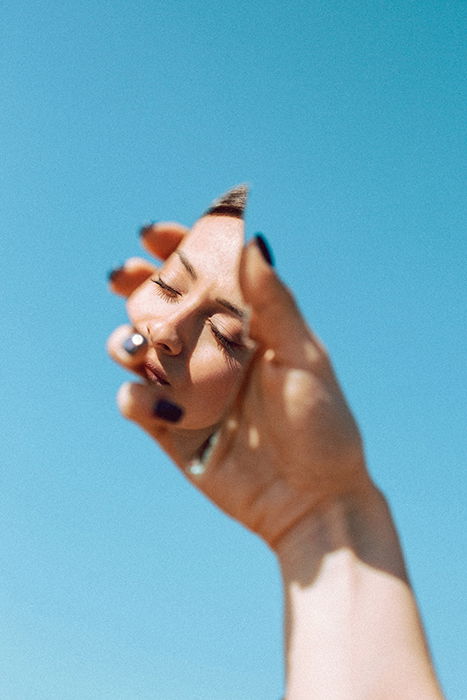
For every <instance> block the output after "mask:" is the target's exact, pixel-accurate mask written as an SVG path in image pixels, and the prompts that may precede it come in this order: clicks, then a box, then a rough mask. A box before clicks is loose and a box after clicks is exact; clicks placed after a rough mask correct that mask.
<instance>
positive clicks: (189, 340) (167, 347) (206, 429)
mask: <svg viewBox="0 0 467 700" xmlns="http://www.w3.org/2000/svg"><path fill="white" fill-rule="evenodd" d="M168 230H169V231H170V227H169V229H168ZM177 242H178V241H177ZM242 246H243V221H242V220H240V219H238V218H234V217H230V216H212V215H211V216H205V217H203V218H201V219H200V220H199V221H198V222H196V224H195V226H194V227H193V229H192V230H191V232H190V233H189V234H188V232H185V231H184V232H183V240H181V241H180V245H179V246H177V249H176V251H175V252H172V251H171V250H170V249H166V250H165V254H166V255H167V259H166V260H165V264H164V265H163V266H162V268H160V269H159V270H156V269H154V268H153V267H152V266H151V265H149V264H148V263H147V262H145V261H140V260H138V259H132V260H130V261H128V262H127V263H126V265H125V270H124V271H122V272H121V273H120V274H119V275H117V276H116V278H115V279H114V281H113V286H114V287H115V288H116V289H115V291H119V292H120V293H122V294H124V295H125V296H127V297H128V300H127V312H128V317H129V319H130V321H131V326H128V325H125V326H122V327H120V328H118V329H117V330H116V331H115V332H114V333H113V334H112V336H111V337H110V339H109V342H108V350H109V352H110V354H111V356H112V357H113V358H114V359H115V360H116V361H117V362H119V363H120V364H122V365H123V366H125V367H126V368H128V369H131V370H132V371H134V372H136V373H137V374H139V375H140V376H141V377H143V378H144V379H145V380H146V382H145V384H141V383H138V384H135V383H130V384H126V385H124V386H123V387H122V389H121V390H120V392H119V396H118V404H119V407H120V410H121V411H122V413H123V414H124V415H125V416H127V417H128V418H133V419H136V420H137V418H138V415H139V413H138V410H139V409H140V408H141V405H142V402H144V407H145V412H146V414H147V413H149V411H148V409H149V406H151V407H152V406H154V405H155V404H156V403H157V401H158V400H160V399H162V400H166V401H170V402H171V403H174V404H177V405H180V406H183V411H184V413H183V418H182V420H181V421H180V422H179V423H178V424H177V425H176V426H168V425H167V424H166V422H165V421H161V420H160V419H158V418H156V417H155V416H151V419H152V420H151V421H150V423H152V425H150V424H148V427H149V429H150V430H151V429H152V434H153V435H154V437H156V439H160V438H161V437H162V436H161V432H164V431H167V429H168V431H169V432H170V433H171V435H170V436H166V437H167V438H169V437H170V438H171V440H172V452H173V453H174V454H177V455H178V458H179V459H186V458H187V456H191V455H192V454H193V453H195V452H196V450H197V449H198V448H199V446H200V445H201V444H202V443H204V441H205V440H206V438H207V437H209V435H211V434H212V433H213V432H214V431H215V430H216V428H217V427H218V425H219V424H220V422H221V420H222V418H223V416H224V414H225V412H226V409H227V407H228V406H229V405H231V403H232V401H233V399H234V398H235V396H236V394H237V391H238V387H239V383H240V380H241V376H242V373H243V369H244V367H245V366H246V365H247V363H248V359H249V357H250V354H251V353H250V350H249V347H248V344H247V341H246V340H245V337H244V336H245V334H244V326H245V322H246V311H245V309H244V306H245V304H244V300H243V297H242V294H241V291H240V286H239V278H238V267H239V262H240V255H241V251H242ZM171 253H172V254H171ZM148 275H149V276H148ZM134 330H137V331H138V332H139V333H141V334H142V335H143V336H144V337H145V338H146V339H147V341H148V344H147V345H146V346H144V347H143V348H141V351H140V352H138V353H137V354H136V355H135V356H129V355H128V353H126V352H125V350H124V349H123V342H124V340H125V339H126V338H127V337H128V336H129V335H130V334H131V333H132V332H134ZM147 417H149V416H147ZM171 428H172V429H171Z"/></svg>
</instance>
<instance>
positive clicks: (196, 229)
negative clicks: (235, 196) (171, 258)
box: [179, 216, 244, 300]
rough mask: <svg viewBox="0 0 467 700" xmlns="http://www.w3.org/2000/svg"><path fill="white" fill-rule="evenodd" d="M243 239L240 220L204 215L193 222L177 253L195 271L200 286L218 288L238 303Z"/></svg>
mask: <svg viewBox="0 0 467 700" xmlns="http://www.w3.org/2000/svg"><path fill="white" fill-rule="evenodd" d="M243 239H244V235H243V221H242V220H240V219H235V218H233V217H230V216H206V217H203V218H202V219H200V220H199V221H197V222H196V224H195V225H194V226H193V228H192V229H191V231H190V233H189V234H188V235H187V237H186V238H185V240H184V241H183V243H182V244H181V245H180V246H179V250H180V252H181V253H182V254H183V255H184V257H185V258H186V259H187V260H188V261H189V262H190V264H191V265H192V267H193V268H194V271H195V272H196V274H197V276H198V280H199V282H200V283H205V284H208V285H209V286H215V287H218V288H221V289H222V290H223V292H224V293H229V294H233V295H234V296H235V297H236V298H237V300H238V299H239V298H241V295H240V287H239V283H238V270H239V263H240V256H241V252H242V248H243Z"/></svg>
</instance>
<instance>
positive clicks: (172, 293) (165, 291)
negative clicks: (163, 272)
mask: <svg viewBox="0 0 467 700" xmlns="http://www.w3.org/2000/svg"><path fill="white" fill-rule="evenodd" d="M151 282H154V284H157V289H156V291H157V293H158V294H159V296H160V297H162V298H163V299H165V300H166V301H168V302H170V303H175V304H176V303H177V302H178V300H179V299H178V297H181V294H180V292H177V290H176V289H173V288H172V287H169V285H168V284H166V283H165V282H164V280H162V279H161V278H160V277H158V278H157V279H156V280H151Z"/></svg>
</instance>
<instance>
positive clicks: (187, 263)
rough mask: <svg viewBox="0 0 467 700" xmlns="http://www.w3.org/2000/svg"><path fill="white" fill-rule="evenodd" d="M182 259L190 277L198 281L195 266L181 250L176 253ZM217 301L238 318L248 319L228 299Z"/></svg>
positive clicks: (218, 299) (217, 299)
mask: <svg viewBox="0 0 467 700" xmlns="http://www.w3.org/2000/svg"><path fill="white" fill-rule="evenodd" d="M175 252H176V253H177V255H178V257H179V258H180V260H181V262H182V265H183V267H184V268H185V269H186V271H187V272H188V274H189V275H190V277H191V278H192V279H194V280H197V279H198V275H197V274H196V270H195V269H194V267H193V265H192V264H191V263H190V261H189V260H188V258H187V257H186V255H185V254H184V253H182V252H181V251H180V250H176V251H175ZM216 301H217V303H218V304H220V305H221V306H223V307H224V308H225V309H227V310H228V311H231V312H232V313H233V314H234V315H235V316H237V318H241V319H244V318H245V317H246V313H245V312H244V311H243V310H242V309H240V308H239V307H238V306H235V304H232V302H230V301H227V299H222V298H219V297H218V298H216Z"/></svg>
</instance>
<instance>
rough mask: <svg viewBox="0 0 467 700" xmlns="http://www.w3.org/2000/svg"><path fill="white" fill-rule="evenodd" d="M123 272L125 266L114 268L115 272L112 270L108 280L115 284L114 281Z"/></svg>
mask: <svg viewBox="0 0 467 700" xmlns="http://www.w3.org/2000/svg"><path fill="white" fill-rule="evenodd" d="M122 270H123V265H120V267H114V269H113V270H110V272H108V273H107V280H108V281H109V282H113V281H114V279H115V278H116V277H117V275H119V274H120V272H122Z"/></svg>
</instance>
